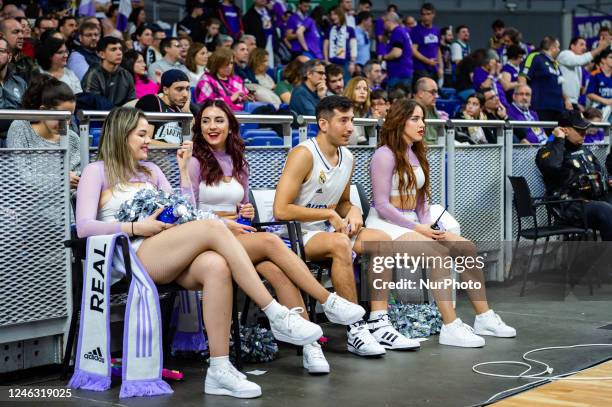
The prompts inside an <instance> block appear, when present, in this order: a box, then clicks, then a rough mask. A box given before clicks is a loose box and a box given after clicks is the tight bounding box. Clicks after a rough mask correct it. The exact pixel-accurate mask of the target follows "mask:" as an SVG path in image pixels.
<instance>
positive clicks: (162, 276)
mask: <svg viewBox="0 0 612 407" xmlns="http://www.w3.org/2000/svg"><path fill="white" fill-rule="evenodd" d="M205 251H214V252H217V253H219V254H220V255H221V256H222V257H223V258H224V259H225V261H226V262H227V263H228V265H229V267H230V270H231V272H232V277H233V278H234V280H235V281H236V283H237V284H238V286H240V288H241V289H242V290H243V291H244V292H245V293H246V294H247V295H248V296H249V297H250V298H251V299H253V301H254V302H255V303H256V304H257V305H258V306H259V307H260V308H264V307H266V306H267V305H268V304H270V303H271V302H272V301H273V298H272V296H271V295H270V293H269V292H268V290H266V287H264V285H263V283H262V282H261V279H260V278H259V276H258V275H257V272H256V271H255V267H254V266H253V263H252V262H251V260H250V259H249V256H248V255H247V254H246V252H245V251H244V249H243V247H242V246H241V245H240V243H239V242H238V240H237V239H236V238H235V237H234V235H233V234H232V233H231V232H230V231H229V230H228V229H227V228H226V227H225V225H224V224H223V223H221V222H219V221H212V220H200V221H194V222H188V223H185V224H182V225H178V226H175V227H172V228H170V229H167V230H165V231H163V232H161V233H158V234H157V235H155V236H152V237H149V238H147V239H146V240H145V241H144V242H143V243H142V245H141V246H140V248H139V249H138V257H139V258H140V260H141V261H142V263H143V265H144V266H145V268H146V270H147V271H148V272H149V274H150V275H151V278H152V279H153V281H155V282H156V283H169V282H171V281H174V280H176V278H177V277H178V276H179V275H180V274H181V273H182V272H183V271H184V270H186V269H187V267H188V266H189V265H190V264H191V263H192V262H193V261H194V260H195V258H196V257H197V256H199V255H200V254H201V253H203V252H205Z"/></svg>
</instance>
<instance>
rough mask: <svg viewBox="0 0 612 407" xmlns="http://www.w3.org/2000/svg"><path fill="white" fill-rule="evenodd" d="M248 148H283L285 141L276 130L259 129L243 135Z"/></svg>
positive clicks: (248, 131)
mask: <svg viewBox="0 0 612 407" xmlns="http://www.w3.org/2000/svg"><path fill="white" fill-rule="evenodd" d="M242 138H243V139H244V141H245V144H246V145H247V146H282V145H283V139H282V138H281V137H278V134H276V132H275V131H274V130H270V129H257V130H247V131H246V132H244V133H242Z"/></svg>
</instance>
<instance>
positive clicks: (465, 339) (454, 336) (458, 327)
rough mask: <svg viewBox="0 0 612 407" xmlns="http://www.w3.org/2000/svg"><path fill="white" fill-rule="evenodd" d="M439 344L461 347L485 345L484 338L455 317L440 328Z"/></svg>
mask: <svg viewBox="0 0 612 407" xmlns="http://www.w3.org/2000/svg"><path fill="white" fill-rule="evenodd" d="M439 342H440V345H450V346H459V347H461V348H480V347H482V346H485V340H484V338H481V337H480V336H478V335H476V334H475V333H474V330H473V329H472V327H471V326H469V325H467V324H464V323H463V322H462V321H461V319H459V318H457V319H455V320H454V321H453V322H451V323H450V324H448V325H444V324H443V325H442V329H441V330H440V338H439Z"/></svg>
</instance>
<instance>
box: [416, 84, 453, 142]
mask: <svg viewBox="0 0 612 407" xmlns="http://www.w3.org/2000/svg"><path fill="white" fill-rule="evenodd" d="M438 95H439V91H438V84H437V83H436V82H435V81H434V80H433V79H431V78H428V77H423V78H420V79H418V80H417V81H416V83H415V84H414V100H415V101H417V102H418V103H419V104H420V105H421V106H423V108H424V109H425V112H424V113H425V119H445V120H446V119H448V115H447V114H446V113H445V112H439V111H438V110H437V109H436V99H438ZM443 131H444V130H443V129H442V127H438V126H427V128H426V129H425V137H424V138H425V142H426V143H427V144H437V143H438V137H439V136H441V135H442V134H441V132H443Z"/></svg>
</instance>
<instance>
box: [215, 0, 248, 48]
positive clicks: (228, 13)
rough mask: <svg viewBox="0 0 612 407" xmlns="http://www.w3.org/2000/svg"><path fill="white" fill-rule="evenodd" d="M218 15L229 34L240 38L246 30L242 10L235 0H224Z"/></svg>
mask: <svg viewBox="0 0 612 407" xmlns="http://www.w3.org/2000/svg"><path fill="white" fill-rule="evenodd" d="M218 12H219V15H218V16H217V17H218V18H219V19H220V20H221V21H222V22H223V26H224V27H225V30H226V32H227V34H228V35H229V36H230V37H232V38H233V39H234V40H238V39H239V38H240V37H241V36H242V33H243V32H244V30H243V27H242V11H241V10H240V8H239V7H238V6H236V5H235V4H234V0H223V2H222V3H221V7H219V9H218Z"/></svg>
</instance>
